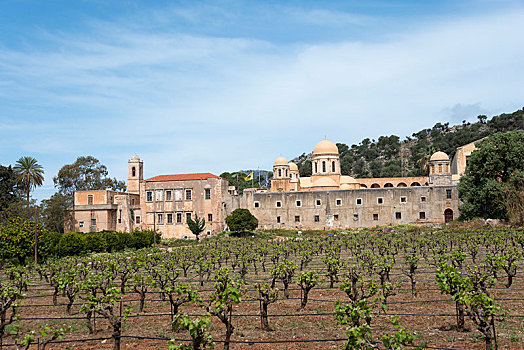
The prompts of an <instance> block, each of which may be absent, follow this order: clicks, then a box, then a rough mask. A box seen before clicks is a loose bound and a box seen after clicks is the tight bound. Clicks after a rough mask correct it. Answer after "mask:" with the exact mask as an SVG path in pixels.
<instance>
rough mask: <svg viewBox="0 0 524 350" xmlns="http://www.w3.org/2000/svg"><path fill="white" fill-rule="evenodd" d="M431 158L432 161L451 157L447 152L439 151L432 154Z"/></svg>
mask: <svg viewBox="0 0 524 350" xmlns="http://www.w3.org/2000/svg"><path fill="white" fill-rule="evenodd" d="M429 160H430V161H435V160H449V157H448V155H447V154H446V153H444V152H441V151H438V152H435V153H433V155H432V156H431V158H429Z"/></svg>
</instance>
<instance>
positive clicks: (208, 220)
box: [207, 214, 213, 222]
mask: <svg viewBox="0 0 524 350" xmlns="http://www.w3.org/2000/svg"><path fill="white" fill-rule="evenodd" d="M212 221H213V214H207V222H212Z"/></svg>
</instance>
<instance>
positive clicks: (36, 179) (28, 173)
mask: <svg viewBox="0 0 524 350" xmlns="http://www.w3.org/2000/svg"><path fill="white" fill-rule="evenodd" d="M13 171H14V173H15V175H16V180H17V182H18V183H19V184H20V188H21V189H23V191H24V193H25V194H26V200H27V202H29V195H30V194H31V191H32V190H33V189H34V188H36V187H37V186H42V184H43V183H44V168H43V167H42V166H41V165H40V164H38V161H37V160H36V159H35V158H33V157H29V156H25V157H20V159H18V160H17V161H16V163H15V166H14V167H13Z"/></svg>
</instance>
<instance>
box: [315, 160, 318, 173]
mask: <svg viewBox="0 0 524 350" xmlns="http://www.w3.org/2000/svg"><path fill="white" fill-rule="evenodd" d="M317 172H318V169H317V162H315V174H316V173H317Z"/></svg>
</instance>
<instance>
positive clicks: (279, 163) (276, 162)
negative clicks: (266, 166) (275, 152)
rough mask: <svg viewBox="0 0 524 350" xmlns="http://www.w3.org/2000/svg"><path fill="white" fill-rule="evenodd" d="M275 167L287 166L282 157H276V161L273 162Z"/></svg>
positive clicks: (285, 160)
mask: <svg viewBox="0 0 524 350" xmlns="http://www.w3.org/2000/svg"><path fill="white" fill-rule="evenodd" d="M275 165H288V164H287V159H286V158H284V157H278V158H277V160H275Z"/></svg>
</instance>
